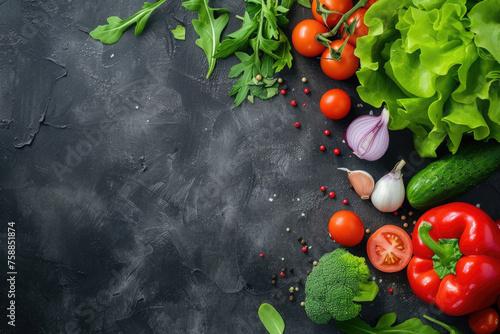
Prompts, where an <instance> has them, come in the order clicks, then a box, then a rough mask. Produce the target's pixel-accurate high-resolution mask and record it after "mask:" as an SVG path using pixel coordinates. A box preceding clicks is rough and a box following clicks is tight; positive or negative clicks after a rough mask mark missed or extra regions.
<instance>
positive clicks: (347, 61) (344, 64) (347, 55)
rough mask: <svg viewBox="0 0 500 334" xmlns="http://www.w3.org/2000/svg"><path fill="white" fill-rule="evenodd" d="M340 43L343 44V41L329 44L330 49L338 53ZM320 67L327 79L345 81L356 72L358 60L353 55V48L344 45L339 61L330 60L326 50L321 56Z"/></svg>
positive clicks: (328, 51)
mask: <svg viewBox="0 0 500 334" xmlns="http://www.w3.org/2000/svg"><path fill="white" fill-rule="evenodd" d="M342 43H344V41H343V40H341V39H338V40H335V41H333V42H332V43H330V47H331V48H332V49H333V50H336V51H338V50H339V49H340V47H341V46H342ZM320 65H321V69H322V70H323V72H324V73H325V74H326V75H327V76H328V77H330V78H332V79H335V80H345V79H347V78H350V77H352V76H353V75H354V73H356V71H357V70H358V67H359V58H358V57H356V56H355V55H354V46H352V45H351V44H349V43H346V45H344V49H343V50H342V57H341V59H340V60H334V59H332V57H331V55H330V50H329V49H326V50H325V51H323V53H322V54H321V60H320Z"/></svg>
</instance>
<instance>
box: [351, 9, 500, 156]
mask: <svg viewBox="0 0 500 334" xmlns="http://www.w3.org/2000/svg"><path fill="white" fill-rule="evenodd" d="M499 8H500V0H484V1H479V2H477V3H476V2H475V1H467V0H448V1H443V0H426V1H400V0H380V1H378V2H376V3H375V4H374V5H373V6H372V7H370V9H369V10H368V11H367V12H366V15H365V18H364V22H365V24H366V25H368V26H369V28H370V31H369V33H368V35H367V36H364V37H362V38H359V39H358V40H357V47H356V51H355V53H356V55H357V56H358V57H359V58H360V62H361V69H360V70H359V71H358V73H357V75H358V79H359V82H360V84H361V85H360V86H359V87H358V93H359V95H360V97H361V99H362V100H363V101H365V102H366V103H369V104H371V105H373V106H375V107H380V106H382V105H385V106H386V107H387V109H388V110H389V114H390V118H391V119H390V123H389V128H390V129H391V130H401V129H404V128H408V129H410V130H411V131H412V132H413V138H414V145H415V148H416V150H417V151H418V153H419V154H420V155H421V156H422V157H435V156H436V155H437V154H436V149H437V148H438V147H439V146H440V145H441V143H442V142H444V141H446V143H447V146H448V149H449V150H450V151H451V152H453V153H455V152H457V150H458V148H459V145H460V142H461V140H462V137H463V136H473V137H474V139H475V140H478V141H482V140H490V139H495V140H497V141H500V113H499V110H500V88H499V82H500V47H499V43H498V36H499V34H500V23H499V21H498V15H499V13H500V10H499Z"/></svg>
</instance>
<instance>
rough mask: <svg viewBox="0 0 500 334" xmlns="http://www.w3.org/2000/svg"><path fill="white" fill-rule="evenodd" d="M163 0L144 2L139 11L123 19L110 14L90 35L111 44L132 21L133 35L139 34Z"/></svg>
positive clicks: (116, 40)
mask: <svg viewBox="0 0 500 334" xmlns="http://www.w3.org/2000/svg"><path fill="white" fill-rule="evenodd" d="M164 2H165V0H159V1H157V2H155V3H154V4H150V3H148V2H145V3H144V5H143V6H142V9H141V10H140V11H138V12H137V13H135V14H134V15H132V16H131V17H129V18H127V19H124V20H122V19H120V18H119V17H118V16H110V17H108V20H107V21H108V24H106V25H100V26H98V27H97V28H95V29H94V30H92V31H91V32H90V37H92V38H93V39H95V40H99V41H101V42H102V43H104V44H113V43H116V42H118V40H119V39H120V37H121V35H122V34H123V32H124V31H125V30H126V29H127V28H128V27H130V26H131V25H133V24H134V23H135V24H136V26H135V35H136V36H139V35H140V34H141V33H142V31H143V30H144V27H145V26H146V23H147V21H148V18H149V16H150V15H151V13H152V12H153V11H154V10H155V9H156V8H158V7H159V6H160V5H161V4H163V3H164Z"/></svg>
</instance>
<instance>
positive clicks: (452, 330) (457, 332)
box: [424, 314, 463, 334]
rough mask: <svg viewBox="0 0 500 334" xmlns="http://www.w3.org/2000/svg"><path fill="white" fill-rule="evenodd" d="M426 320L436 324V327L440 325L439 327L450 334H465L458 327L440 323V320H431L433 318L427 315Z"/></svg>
mask: <svg viewBox="0 0 500 334" xmlns="http://www.w3.org/2000/svg"><path fill="white" fill-rule="evenodd" d="M424 318H425V319H427V320H429V321H430V322H433V323H435V324H436V325H439V326H441V327H443V328H444V329H446V330H447V331H448V332H449V333H450V334H463V332H462V331H461V330H460V329H458V328H457V327H455V326H450V325H448V324H445V323H444V322H442V321H439V320H436V319H434V318H431V317H429V316H428V315H425V314H424Z"/></svg>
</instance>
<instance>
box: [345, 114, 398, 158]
mask: <svg viewBox="0 0 500 334" xmlns="http://www.w3.org/2000/svg"><path fill="white" fill-rule="evenodd" d="M388 124H389V112H388V111H387V109H385V108H384V109H383V110H382V113H381V114H380V116H374V115H363V116H359V117H358V118H356V119H355V120H354V121H352V123H351V124H350V125H349V126H348V127H347V130H346V132H345V134H344V139H345V142H346V144H347V146H349V148H350V149H351V150H352V151H353V153H354V154H355V155H357V156H358V157H359V158H360V159H364V160H367V161H375V160H378V159H380V158H381V157H382V156H383V155H384V154H385V152H387V149H388V148H389V128H388Z"/></svg>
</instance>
